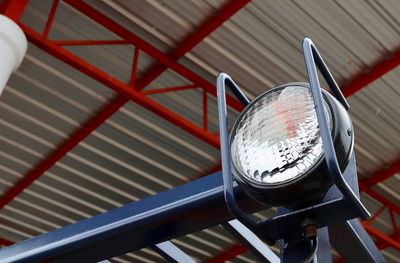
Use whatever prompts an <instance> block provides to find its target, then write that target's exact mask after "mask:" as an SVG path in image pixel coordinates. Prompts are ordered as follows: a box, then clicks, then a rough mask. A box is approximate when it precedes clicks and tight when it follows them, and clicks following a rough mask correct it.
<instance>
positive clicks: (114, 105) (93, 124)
mask: <svg viewBox="0 0 400 263" xmlns="http://www.w3.org/2000/svg"><path fill="white" fill-rule="evenodd" d="M69 2H71V3H77V2H76V1H69ZM247 2H248V1H247V0H246V1H235V3H236V4H235V5H232V4H231V3H230V4H228V5H226V6H224V7H223V8H222V10H221V11H220V12H219V13H223V14H224V16H223V19H221V18H220V17H218V14H217V16H215V17H212V18H211V19H210V21H211V22H210V21H208V22H206V23H205V24H204V25H203V26H201V27H200V28H199V30H198V31H197V32H196V33H194V34H193V35H191V36H189V37H188V38H187V39H186V40H184V41H183V44H184V45H180V46H178V47H177V48H176V49H175V51H173V52H172V53H173V54H175V55H174V57H173V58H168V57H167V58H165V57H166V55H165V54H160V52H159V51H154V50H153V48H152V47H150V49H151V50H153V52H155V53H157V54H159V55H160V56H162V57H163V58H164V60H167V61H168V63H172V62H174V61H176V60H177V59H178V58H179V56H182V55H184V53H185V52H187V51H189V50H190V49H191V48H193V47H194V46H195V45H196V44H197V43H198V42H200V41H201V40H202V39H204V38H205V37H206V36H207V34H206V33H211V32H212V30H214V29H215V28H217V27H218V26H219V25H221V24H222V23H223V22H224V21H226V20H227V19H228V18H229V17H230V16H232V15H233V14H234V13H236V12H237V11H238V10H239V9H240V8H241V7H243V6H244V5H245V4H246V3H247ZM78 6H82V5H79V4H78ZM83 7H85V11H87V12H92V14H97V15H99V16H100V17H101V18H104V16H103V15H101V14H98V12H97V11H96V12H94V11H93V9H92V8H91V7H90V6H87V5H85V4H84V5H83ZM54 12H55V11H54ZM106 21H108V22H109V19H108V18H107V19H106ZM111 24H112V25H113V26H118V25H117V24H115V23H114V22H112V23H111ZM22 27H23V29H24V31H25V34H26V35H27V37H28V39H29V40H30V41H31V42H33V43H34V44H36V45H37V46H39V47H40V48H42V49H43V50H45V51H47V52H48V53H50V54H52V55H54V56H55V57H57V58H59V59H60V60H62V61H64V62H65V63H67V64H69V65H71V66H74V67H75V68H77V69H79V70H80V71H81V72H83V73H85V74H87V75H89V76H91V77H93V78H95V79H97V80H99V81H100V82H102V83H103V84H105V85H106V86H109V87H110V88H113V89H114V90H115V91H117V92H118V93H119V94H120V95H122V96H120V97H118V98H116V99H115V100H114V101H113V102H111V103H110V104H109V105H106V106H105V107H103V109H101V110H100V111H99V113H98V114H97V115H96V116H95V117H94V118H93V119H91V120H89V121H88V122H87V123H86V124H85V125H83V127H82V128H81V129H79V130H77V131H76V132H75V133H74V134H73V135H72V136H71V137H70V138H69V139H68V140H66V141H65V142H64V143H63V144H62V145H61V146H60V147H59V148H58V149H57V150H56V151H54V152H53V153H51V154H50V155H49V156H48V157H47V158H46V159H45V160H43V161H42V162H41V163H40V164H39V165H38V166H37V167H36V168H34V169H33V170H32V171H30V172H29V173H28V174H26V175H25V176H24V178H23V179H21V180H20V181H19V182H18V183H17V184H16V185H15V186H14V187H12V188H10V189H9V190H8V191H7V192H6V193H5V194H4V195H3V197H2V198H1V199H0V208H2V207H4V206H5V205H6V204H8V203H9V202H10V201H12V200H13V199H14V198H15V197H16V196H17V195H18V194H19V193H21V192H22V191H23V190H24V189H25V188H27V187H28V186H29V185H30V184H32V183H33V182H34V181H35V180H36V179H37V178H38V177H40V176H41V175H42V174H43V173H44V172H45V171H47V170H48V169H49V168H50V167H51V166H53V165H54V164H55V163H56V162H57V161H58V160H60V159H61V158H62V157H63V156H64V155H65V154H66V153H67V152H68V151H70V150H71V149H73V148H74V147H75V146H76V145H77V144H78V143H79V142H80V141H82V140H83V139H84V138H86V137H87V136H88V135H89V134H90V133H91V132H92V131H93V130H95V129H96V128H97V127H98V126H99V125H101V124H102V123H103V122H104V121H105V120H106V119H107V118H108V117H110V116H111V115H112V114H113V113H114V112H115V111H117V110H118V109H119V108H120V107H121V106H122V105H124V104H125V103H126V102H128V101H129V99H132V100H133V101H136V102H138V103H139V104H140V105H142V106H144V107H146V108H148V109H150V110H152V111H153V112H155V113H156V114H158V115H159V116H161V117H163V118H165V119H166V120H168V121H170V122H171V123H173V124H175V125H178V126H180V127H182V128H183V129H184V130H186V131H188V132H190V133H192V134H194V135H196V136H198V137H199V138H201V139H203V140H204V141H206V142H208V143H210V144H211V145H214V146H215V147H218V146H219V141H218V139H217V136H216V135H213V134H210V133H207V132H206V131H204V130H203V129H201V128H199V127H197V126H196V125H194V124H193V123H191V122H188V121H187V120H186V119H183V118H182V117H180V116H179V115H177V114H175V113H174V112H172V111H170V110H168V109H166V108H165V107H163V106H161V105H159V104H157V103H155V102H154V101H152V100H150V99H148V98H147V97H146V96H144V95H143V94H140V93H139V92H136V91H134V90H132V89H131V88H130V86H129V85H126V84H125V83H122V82H121V81H119V80H117V79H115V78H113V77H112V76H110V75H108V74H106V73H104V72H103V71H101V70H100V69H97V68H96V67H94V66H93V65H90V64H89V63H87V62H85V61H84V60H82V59H80V58H79V57H77V56H75V55H73V54H71V53H70V52H68V51H66V50H64V49H63V48H62V47H60V46H58V45H57V43H54V42H51V41H48V40H46V39H44V38H43V37H42V36H41V35H40V34H39V33H37V32H35V31H33V30H31V29H29V28H27V27H24V26H22ZM204 27H205V28H206V29H203V28H204ZM118 28H120V30H121V32H124V34H128V33H129V34H128V35H129V36H131V33H130V32H129V31H127V30H125V29H121V27H120V26H118ZM198 34H199V35H198ZM129 40H130V41H131V39H129ZM140 41H141V40H140ZM196 41H198V42H196ZM141 43H142V46H145V45H146V43H144V42H143V41H141ZM182 46H183V47H182ZM171 61H172V62H171ZM174 63H175V62H174ZM156 67H157V66H156ZM163 67H164V68H165V66H164V65H163ZM179 67H180V68H182V66H179ZM153 68H155V67H153ZM154 72H155V71H154V70H153V69H152V70H150V71H149V72H148V73H147V74H144V77H143V78H141V79H139V80H138V81H137V83H136V85H137V87H139V90H140V89H143V88H144V87H145V86H146V85H148V84H149V83H150V82H151V81H152V80H153V79H154V78H156V77H157V76H158V75H159V74H161V73H162V71H159V72H158V74H155V73H154ZM149 75H151V76H152V78H150V77H149ZM198 78H199V77H197V78H196V79H198ZM214 89H215V88H214Z"/></svg>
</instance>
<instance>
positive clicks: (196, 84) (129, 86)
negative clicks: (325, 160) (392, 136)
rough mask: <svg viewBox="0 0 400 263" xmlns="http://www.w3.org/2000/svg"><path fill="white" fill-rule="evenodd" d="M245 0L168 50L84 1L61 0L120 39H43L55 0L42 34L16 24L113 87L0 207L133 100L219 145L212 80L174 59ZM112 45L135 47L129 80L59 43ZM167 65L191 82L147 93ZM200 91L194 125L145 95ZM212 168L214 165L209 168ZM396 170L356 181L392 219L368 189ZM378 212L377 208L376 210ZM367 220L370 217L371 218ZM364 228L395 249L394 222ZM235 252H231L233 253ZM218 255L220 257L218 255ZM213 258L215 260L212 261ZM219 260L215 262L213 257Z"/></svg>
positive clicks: (372, 75) (385, 64)
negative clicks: (146, 63) (143, 58)
mask: <svg viewBox="0 0 400 263" xmlns="http://www.w3.org/2000/svg"><path fill="white" fill-rule="evenodd" d="M249 1H250V0H237V1H231V2H229V3H227V4H226V5H225V6H223V7H222V8H221V10H220V11H219V12H218V13H217V14H216V15H215V16H213V17H211V18H210V19H209V20H207V21H206V22H205V23H204V24H202V25H201V26H200V27H199V28H198V30H197V31H196V32H195V33H193V34H191V35H189V36H188V37H187V38H185V39H184V40H183V41H182V42H181V44H180V45H178V46H177V47H176V48H175V49H173V50H172V51H170V52H168V53H163V52H161V51H159V50H158V49H156V48H155V47H154V46H152V45H151V44H149V43H147V42H146V41H144V40H142V39H141V38H140V37H138V36H137V35H135V34H134V33H132V32H130V31H129V30H127V29H125V28H123V27H122V26H121V25H119V24H117V23H116V22H114V21H112V20H111V19H110V18H108V17H106V16H105V15H103V14H102V13H100V12H99V11H97V10H96V9H94V8H93V7H91V6H90V5H88V4H86V3H85V2H83V1H78V0H64V2H66V3H67V4H69V5H70V6H72V7H74V8H75V9H77V10H79V11H80V12H82V14H84V15H86V16H87V17H88V18H90V19H92V20H94V21H96V22H97V23H98V24H99V25H101V26H103V27H104V28H106V29H108V30H109V31H111V32H113V33H115V34H116V35H118V36H119V37H120V38H121V40H72V41H71V40H68V41H65V40H50V39H48V34H49V32H50V30H51V27H52V23H53V20H54V16H55V13H56V10H57V7H58V4H59V0H54V2H53V6H52V8H51V11H50V13H49V16H48V19H47V23H46V26H45V28H44V30H43V32H36V31H34V30H32V29H31V28H29V27H28V26H27V25H23V24H20V25H21V27H22V28H23V30H24V32H25V34H26V35H27V37H28V39H29V41H30V42H31V43H33V44H35V45H36V46H38V47H39V48H41V49H43V50H44V51H46V52H48V53H49V54H51V55H53V56H55V57H57V58H58V59H60V60H61V61H63V62H64V63H66V64H68V65H70V66H72V67H74V68H76V69H77V70H79V71H80V72H82V73H83V74H86V75H88V76H90V77H92V78H93V79H95V80H97V81H99V82H101V83H103V84H104V85H105V86H107V87H109V88H111V89H113V90H114V91H115V92H116V93H117V96H116V98H115V99H114V100H113V101H111V102H110V103H109V104H108V105H105V106H104V107H103V108H102V109H100V110H99V112H98V113H97V114H96V115H95V116H94V117H93V118H92V119H90V120H88V121H87V122H86V124H84V125H83V126H82V128H81V129H79V130H77V131H76V132H75V133H74V134H73V135H71V137H70V138H69V139H68V140H66V141H65V142H63V143H62V144H61V145H60V146H59V147H58V148H57V150H55V151H54V152H53V153H51V154H50V155H49V156H47V158H46V159H45V160H43V161H42V162H41V163H40V164H39V165H37V167H35V168H34V169H33V170H32V171H30V172H29V173H27V174H26V175H25V176H24V177H23V179H21V180H20V181H19V182H18V183H17V184H16V185H15V186H14V187H12V188H10V189H9V190H8V191H7V192H6V193H5V194H4V195H3V196H2V197H1V199H0V209H1V208H2V207H4V206H5V205H7V204H8V203H9V202H10V201H12V200H13V199H14V198H15V197H16V196H17V195H18V194H19V193H21V192H22V191H23V190H24V189H25V188H27V187H28V186H29V185H30V184H32V183H33V182H34V181H35V180H36V179H37V178H39V177H40V176H41V175H42V174H43V173H44V172H45V171H47V170H48V169H49V168H50V167H51V166H53V165H54V164H55V163H56V162H57V161H58V160H60V159H61V158H62V157H63V156H64V155H65V154H66V153H68V152H69V151H70V150H72V149H73V148H74V147H75V146H76V145H77V144H79V142H80V141H82V140H83V139H85V138H86V137H87V136H88V135H89V134H90V133H91V132H92V131H93V130H95V129H96V128H97V127H98V126H100V125H101V124H102V123H103V122H104V121H106V120H107V119H108V118H109V117H110V116H111V115H112V114H113V113H114V112H116V111H117V110H118V109H119V108H120V107H122V106H123V105H124V104H125V103H127V102H128V101H133V102H136V103H138V104H140V105H141V106H143V107H145V108H146V109H148V110H150V111H152V112H154V113H155V114H157V115H158V116H160V117H162V118H164V119H166V120H167V121H169V122H171V123H173V124H174V125H176V126H178V127H180V128H182V129H183V130H185V131H187V132H189V133H191V134H193V135H194V136H196V137H198V138H200V139H201V140H203V141H205V142H206V143H208V144H210V145H212V146H214V147H217V148H218V147H219V140H218V137H217V135H216V134H214V133H211V132H210V131H209V130H208V117H207V95H213V96H216V90H215V87H214V85H213V84H211V83H209V82H208V81H207V80H205V79H203V78H202V77H200V76H199V75H198V74H196V73H195V72H193V71H191V70H189V69H188V68H186V67H184V66H182V65H181V64H179V63H177V62H176V61H177V60H178V59H179V58H180V57H182V56H183V55H184V54H185V53H187V52H188V51H190V50H191V49H192V48H193V47H194V46H196V45H197V44H198V43H199V42H201V41H202V40H203V39H204V38H205V37H207V36H208V35H209V34H210V33H212V32H213V31H214V30H215V29H217V28H218V27H219V26H220V25H222V24H223V23H224V22H225V21H226V20H228V19H229V18H230V17H231V16H232V15H233V14H235V13H236V12H237V11H239V10H240V9H241V8H242V7H243V6H245V5H246V4H247V3H248V2H249ZM26 3H27V0H22V1H12V0H6V1H4V3H3V4H2V5H1V6H0V11H1V12H3V13H4V14H6V15H7V16H9V17H11V18H12V19H14V20H15V21H19V18H20V16H21V15H22V12H23V10H24V7H25V5H26ZM113 44H119V45H121V44H124V45H130V46H133V47H134V52H133V62H132V74H131V80H130V81H129V82H128V83H124V82H122V81H121V80H119V79H117V78H115V77H113V76H111V75H110V74H108V73H106V72H104V71H102V70H101V69H99V68H97V67H96V66H94V65H92V64H90V63H88V62H87V61H85V60H83V59H82V58H80V57H78V56H76V55H74V54H72V53H71V52H69V51H67V50H66V49H65V48H64V46H68V45H113ZM139 50H140V51H142V52H144V53H146V54H147V55H149V56H150V57H152V58H154V59H155V60H156V61H157V62H158V63H157V64H155V65H153V67H151V68H150V70H149V71H148V72H147V73H146V74H144V75H143V77H141V78H138V79H137V78H136V70H137V63H138V59H139V57H138V54H139ZM399 63H400V53H399V52H397V53H396V54H395V55H394V56H393V57H391V58H390V59H388V60H385V61H382V62H380V63H377V64H376V65H375V66H374V67H373V68H372V69H371V71H369V72H368V73H366V74H363V75H360V76H359V77H357V78H355V79H354V80H353V81H351V82H350V84H349V85H347V86H346V87H344V88H343V93H344V95H345V96H346V97H347V96H350V95H352V94H354V93H355V92H357V91H358V90H360V89H362V88H364V87H366V86H367V85H369V84H370V83H371V82H373V81H374V80H376V79H378V78H380V77H381V76H382V75H384V74H385V73H387V72H388V71H390V70H392V69H393V68H395V67H397V66H398V65H399ZM166 69H171V70H173V71H175V72H176V73H178V74H180V75H181V76H182V77H184V78H186V79H187V80H189V81H190V82H191V83H192V84H190V85H187V86H180V87H166V88H162V89H158V90H151V91H146V90H144V89H145V87H146V86H147V85H148V84H150V83H151V82H152V81H153V80H154V79H155V78H157V77H158V76H159V75H160V74H161V73H162V72H163V71H165V70H166ZM194 88H197V89H201V90H202V91H203V113H204V114H203V125H202V126H199V125H197V124H194V123H193V122H191V121H189V120H188V119H185V118H184V117H182V116H181V115H179V114H177V113H175V112H173V111H171V110H169V109H167V108H166V107H164V106H162V105H161V104H158V103H157V102H155V101H154V100H152V99H151V98H150V97H149V95H151V94H160V93H165V92H175V91H179V90H185V89H194ZM228 104H229V106H230V107H232V108H233V109H236V110H241V109H242V106H241V105H240V104H239V103H238V102H237V101H236V100H234V99H233V98H231V97H228ZM212 170H215V167H214V169H212ZM399 171H400V160H399V161H397V162H396V163H394V164H393V165H392V166H391V167H390V168H388V169H386V170H384V171H381V172H378V173H377V174H376V175H374V176H372V177H371V178H370V179H367V180H365V181H363V182H362V183H361V184H360V190H362V191H364V192H365V193H367V194H368V195H370V196H371V197H373V198H374V199H376V200H377V201H379V202H380V203H382V204H383V207H382V209H381V210H382V211H383V210H384V209H388V211H389V213H390V215H391V217H392V218H394V213H397V214H399V213H400V212H399V211H400V210H399V206H398V205H396V204H394V203H393V202H391V201H390V200H388V199H387V198H385V197H384V196H382V195H380V194H379V193H377V192H376V191H374V190H372V189H371V187H372V186H373V185H376V184H377V183H379V182H381V181H383V180H385V179H388V178H389V177H391V176H393V175H394V174H395V173H397V172H399ZM378 212H379V211H378ZM377 214H378V215H377V216H374V220H375V218H376V217H378V216H379V214H380V213H377ZM371 220H372V219H371ZM363 224H364V226H365V228H366V230H367V231H368V232H369V233H370V234H371V235H373V236H374V237H375V238H376V239H377V240H378V243H377V244H378V246H379V247H381V248H385V247H387V246H392V247H395V248H397V249H399V235H398V228H397V226H396V225H395V221H394V220H393V219H392V225H393V230H394V231H393V232H394V233H393V235H391V236H388V235H385V234H383V233H381V232H380V231H378V230H377V229H376V228H374V227H373V226H372V222H371V223H368V222H364V223H363ZM241 249H242V250H243V248H240V246H237V247H234V249H232V251H233V252H232V253H231V255H232V256H233V255H234V254H235V253H236V255H237V253H238V251H240V250H241ZM236 255H235V256H236ZM220 256H221V258H222V257H223V256H224V255H220ZM213 262H214V261H213ZM215 262H218V261H215Z"/></svg>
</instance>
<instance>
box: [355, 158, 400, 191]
mask: <svg viewBox="0 0 400 263" xmlns="http://www.w3.org/2000/svg"><path fill="white" fill-rule="evenodd" d="M399 172H400V160H398V161H397V162H395V163H393V164H392V165H391V166H390V167H389V168H387V169H383V170H381V171H379V172H377V173H375V174H374V175H373V176H371V177H370V178H367V179H365V180H363V183H362V184H360V190H364V188H368V187H371V186H373V185H376V184H378V183H380V182H382V181H385V180H386V179H388V178H390V177H392V176H393V175H395V174H396V173H399Z"/></svg>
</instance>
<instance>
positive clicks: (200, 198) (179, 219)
mask: <svg viewBox="0 0 400 263" xmlns="http://www.w3.org/2000/svg"><path fill="white" fill-rule="evenodd" d="M233 189H234V191H235V196H236V197H237V198H238V201H239V203H240V206H241V208H242V209H244V210H245V211H246V212H255V211H258V210H260V209H263V208H264V207H261V206H260V204H258V203H257V202H255V201H254V200H252V199H251V198H249V197H248V196H247V195H245V194H244V193H242V192H241V191H240V189H239V188H238V186H237V185H236V184H235V185H234V186H233ZM335 214H336V211H335ZM231 219H232V216H231V215H230V213H229V211H228V208H227V207H226V204H225V199H224V191H223V182H222V176H221V173H215V174H212V175H210V176H206V177H204V178H200V179H198V180H195V181H193V182H189V183H186V184H184V185H181V186H178V187H175V188H173V189H171V190H167V191H165V192H162V193H159V194H157V195H155V196H151V197H147V198H145V199H142V200H140V201H138V202H134V203H131V204H128V205H125V206H123V207H120V208H116V209H113V210H110V211H108V212H106V213H104V214H100V215H97V216H94V217H92V218H89V219H86V220H83V221H81V222H78V223H75V224H72V225H69V226H66V227H63V228H61V229H58V230H55V231H52V232H49V233H46V234H43V235H41V236H38V237H35V238H32V239H29V240H26V241H23V242H20V243H18V244H16V245H13V246H10V247H6V248H4V249H1V250H0V261H1V262H34V261H45V260H51V261H52V262H53V261H55V262H75V261H79V262H93V261H100V260H103V259H108V258H111V257H113V256H117V255H120V254H123V253H126V252H129V251H133V250H137V249H140V248H143V247H147V246H150V245H153V244H157V243H160V242H164V241H166V240H170V239H173V238H175V237H179V236H181V235H185V234H188V233H191V232H195V231H199V230H201V229H203V228H207V227H210V226H213V225H216V224H220V223H223V222H226V221H229V220H231ZM287 224H291V222H290V221H287ZM343 224H344V223H343V222H341V223H338V226H343ZM354 224H355V225H358V228H357V229H356V231H357V235H364V236H365V238H367V239H368V238H369V236H368V235H367V234H366V233H365V231H364V229H363V228H362V226H361V225H360V224H359V223H358V221H355V222H354ZM236 231H238V229H236ZM239 232H242V231H241V230H240V229H239ZM337 242H341V240H340V241H337ZM337 242H335V240H332V244H333V245H334V246H335V247H336V246H337V245H338V244H337ZM359 242H360V240H357V239H354V240H349V242H347V245H348V246H350V247H353V246H359V245H360V244H359ZM363 242H365V240H364V241H363ZM370 242H372V241H370ZM376 251H377V250H376ZM339 252H340V250H339ZM360 253H361V254H359V256H360V257H362V258H366V254H365V253H366V251H364V252H363V251H361V252H360ZM374 254H376V253H374ZM377 254H379V253H377ZM363 262H365V261H363Z"/></svg>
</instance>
